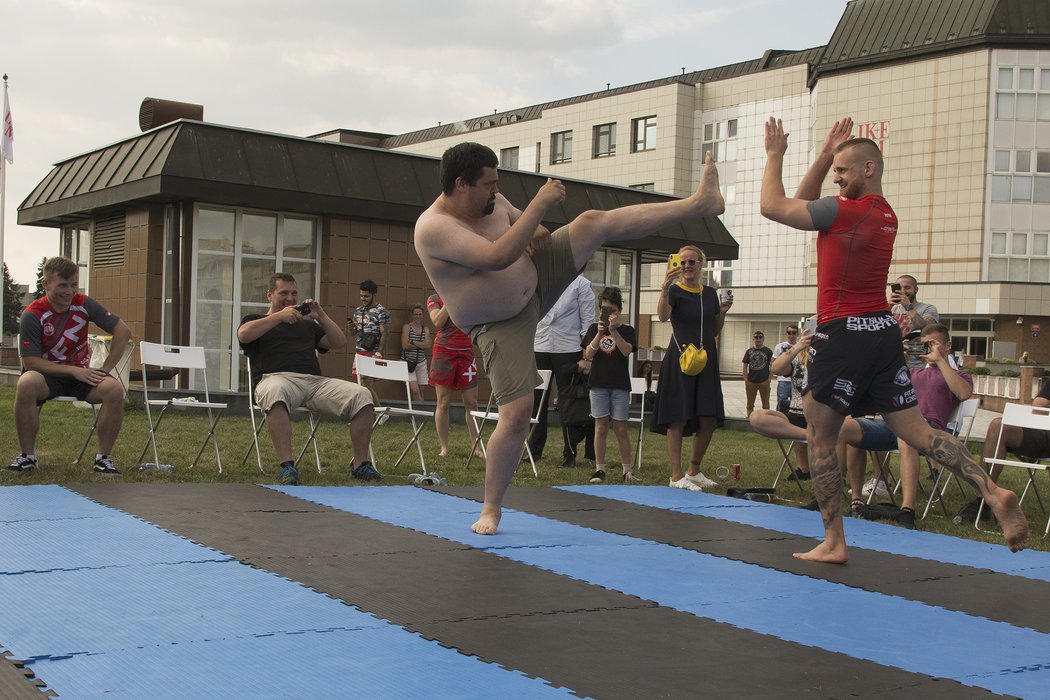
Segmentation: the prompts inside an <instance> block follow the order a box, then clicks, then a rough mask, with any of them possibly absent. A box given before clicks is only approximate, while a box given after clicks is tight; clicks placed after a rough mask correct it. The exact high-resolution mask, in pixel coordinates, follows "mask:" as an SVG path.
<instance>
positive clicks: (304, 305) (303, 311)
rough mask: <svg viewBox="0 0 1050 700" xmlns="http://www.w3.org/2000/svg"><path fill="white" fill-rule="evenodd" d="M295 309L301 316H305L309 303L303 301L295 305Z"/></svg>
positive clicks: (308, 310) (308, 311) (308, 309)
mask: <svg viewBox="0 0 1050 700" xmlns="http://www.w3.org/2000/svg"><path fill="white" fill-rule="evenodd" d="M295 310H296V311H298V312H299V313H300V314H302V315H303V316H306V315H307V314H308V313H310V305H309V304H307V303H306V302H305V301H304V302H303V303H302V304H299V306H297V307H295Z"/></svg>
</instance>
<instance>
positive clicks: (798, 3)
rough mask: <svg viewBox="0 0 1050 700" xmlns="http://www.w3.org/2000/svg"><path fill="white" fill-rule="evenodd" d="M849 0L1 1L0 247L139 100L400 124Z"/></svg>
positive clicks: (780, 32)
mask: <svg viewBox="0 0 1050 700" xmlns="http://www.w3.org/2000/svg"><path fill="white" fill-rule="evenodd" d="M845 6H846V0H788V1H785V0H736V1H731V2H726V1H725V0H720V1H718V2H715V1H714V0H501V1H497V2H493V1H492V0H484V1H483V0H449V1H446V2H437V1H433V0H380V1H378V2H377V1H375V0H370V1H369V2H360V1H358V0H298V1H297V2H295V1H292V2H287V1H285V2H277V1H276V0H208V1H205V0H179V1H178V2H170V0H169V1H168V2H163V3H160V2H155V1H154V0H8V1H7V2H5V3H4V12H3V13H2V16H0V20H2V22H3V26H4V30H5V31H4V40H3V42H2V44H0V46H2V48H0V73H7V74H8V76H9V86H10V87H9V94H10V101H11V111H12V114H13V117H14V126H15V148H14V151H15V162H14V164H13V165H11V166H9V169H8V173H7V197H6V204H7V208H6V214H5V217H4V218H5V220H6V227H5V245H4V260H5V261H6V262H7V264H8V266H9V268H10V269H11V274H12V275H13V276H14V278H15V280H16V281H18V282H21V283H26V284H29V283H31V282H32V281H33V278H34V276H35V272H36V265H37V263H38V262H39V260H40V258H42V257H44V256H46V255H54V254H56V253H57V252H58V248H57V246H58V243H57V241H58V236H57V232H56V231H55V230H54V229H44V228H38V227H30V226H17V225H16V223H15V222H16V210H17V208H18V206H19V205H20V204H21V203H22V200H24V199H25V198H26V197H27V196H28V195H29V193H30V192H31V191H32V190H33V188H34V187H35V186H36V185H37V184H38V183H39V182H40V181H41V180H42V179H43V178H44V177H45V176H46V175H47V174H48V172H50V170H51V167H52V165H53V164H54V163H55V162H57V161H60V160H64V159H66V158H69V157H70V156H74V155H77V154H80V153H84V152H87V151H91V150H94V149H96V148H99V147H101V146H105V145H107V144H110V143H112V142H114V141H119V140H122V139H125V138H128V137H130V136H134V135H135V134H137V133H139V129H138V109H139V104H140V103H141V102H142V99H143V98H144V97H161V98H166V99H172V100H179V101H183V102H194V103H197V104H203V105H204V118H205V120H207V121H210V122H215V123H219V124H227V125H231V126H239V127H247V128H251V129H258V130H262V131H272V132H278V133H283V134H292V135H296V136H307V135H310V134H315V133H319V132H322V131H327V130H329V129H334V128H338V127H342V128H348V129H361V130H365V131H378V132H384V133H402V132H406V131H412V130H415V129H421V128H425V127H428V126H433V125H436V124H437V123H438V122H442V123H447V122H450V121H457V120H461V119H466V118H469V117H476V116H480V115H483V114H487V113H491V112H492V111H493V110H501V111H502V110H506V109H511V108H514V107H524V106H528V105H532V104H536V103H540V102H547V101H550V100H554V99H558V98H561V97H568V96H572V95H579V94H584V93H589V92H594V91H597V90H603V89H605V86H606V83H611V84H612V86H613V87H617V86H621V85H630V84H632V83H637V82H642V81H645V80H652V79H655V78H662V77H667V76H670V75H676V74H678V73H680V72H681V70H682V68H683V67H684V68H685V69H686V70H688V71H692V70H701V69H705V68H714V67H717V66H721V65H727V64H730V63H737V62H739V61H745V60H749V59H753V58H758V57H760V56H761V55H762V53H763V52H764V51H765V50H767V49H805V48H810V47H813V46H821V45H824V44H826V43H827V42H828V40H829V39H830V38H831V33H832V31H833V30H834V28H835V25H836V23H837V22H838V19H839V17H841V15H842V12H843V10H844V9H845Z"/></svg>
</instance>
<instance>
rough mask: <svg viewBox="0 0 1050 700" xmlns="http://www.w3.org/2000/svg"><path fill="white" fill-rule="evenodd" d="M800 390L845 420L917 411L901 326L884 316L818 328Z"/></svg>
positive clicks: (844, 320)
mask: <svg viewBox="0 0 1050 700" xmlns="http://www.w3.org/2000/svg"><path fill="white" fill-rule="evenodd" d="M809 353H810V355H809V365H808V374H809V377H808V382H807V385H806V387H805V389H804V391H807V392H810V393H812V394H813V398H814V399H816V400H817V401H819V402H820V403H822V404H824V405H826V406H830V407H831V408H832V409H834V410H835V411H836V412H837V413H839V414H841V415H844V416H850V415H852V416H865V415H869V414H872V413H892V412H893V411H900V410H902V409H905V408H911V407H912V406H918V405H919V401H918V399H917V398H916V397H915V389H914V388H912V385H911V375H910V374H909V373H908V367H907V365H906V364H905V363H904V350H903V348H902V347H901V331H900V326H898V325H897V322H896V321H895V320H893V316H891V315H890V314H889V312H887V311H876V312H873V313H870V314H864V315H861V316H848V317H846V318H839V319H835V320H834V321H828V322H826V323H822V324H820V326H818V327H817V332H816V335H815V336H814V337H813V344H812V345H811V346H810V350H809Z"/></svg>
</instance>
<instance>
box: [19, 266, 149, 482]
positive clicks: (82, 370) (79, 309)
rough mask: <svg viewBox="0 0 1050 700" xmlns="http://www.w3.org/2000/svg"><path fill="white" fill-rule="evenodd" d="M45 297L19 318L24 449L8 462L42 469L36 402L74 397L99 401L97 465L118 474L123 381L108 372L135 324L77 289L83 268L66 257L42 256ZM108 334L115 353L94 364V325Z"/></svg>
mask: <svg viewBox="0 0 1050 700" xmlns="http://www.w3.org/2000/svg"><path fill="white" fill-rule="evenodd" d="M43 275H44V276H43V280H42V283H43V287H44V291H45V292H46V294H45V296H43V297H41V298H39V299H37V300H36V301H34V302H33V303H32V304H30V305H29V306H27V307H26V310H25V311H24V312H22V318H21V320H20V321H19V334H20V344H19V348H18V351H19V355H21V357H22V367H23V371H22V376H21V377H19V378H18V385H17V386H16V388H15V427H16V429H17V430H18V443H19V446H20V447H21V449H22V454H20V455H19V456H18V457H15V458H14V460H13V461H12V462H11V464H10V465H9V466H8V467H7V468H8V470H9V471H14V472H24V471H28V470H30V469H34V468H35V467H36V435H37V433H38V432H39V430H40V412H39V409H38V406H39V405H40V404H42V403H44V402H45V401H47V400H48V399H50V398H52V397H55V396H75V397H77V398H78V399H80V400H82V401H87V402H88V403H92V404H101V407H100V408H99V412H98V423H97V426H96V429H97V431H98V454H97V455H96V456H95V465H94V471H95V472H96V473H99V474H106V475H110V476H119V475H120V472H119V471H118V470H117V468H116V467H115V466H114V465H113V459H112V458H111V457H110V455H111V454H112V452H113V445H114V443H115V442H116V441H117V435H118V434H119V433H120V426H121V424H122V423H123V422H124V387H122V386H121V385H120V382H119V381H118V380H117V379H115V378H114V377H111V376H110V374H109V373H110V372H111V371H112V370H113V368H114V367H116V366H117V363H118V362H119V361H120V358H121V356H123V354H124V350H125V349H126V348H127V346H128V342H129V341H130V340H131V329H130V328H128V326H127V324H126V323H124V322H123V321H121V320H120V319H119V318H117V317H116V316H114V315H113V314H111V313H110V312H108V311H106V309H104V308H103V307H102V305H101V304H99V303H98V302H97V301H95V300H94V299H92V298H91V297H89V296H87V295H86V294H83V293H81V292H78V291H77V284H78V283H79V281H80V269H79V268H78V267H77V264H76V263H75V262H73V261H72V260H69V259H67V258H60V257H55V258H48V259H47V260H45V261H44V268H43ZM89 322H91V323H94V324H95V325H96V326H98V327H99V328H101V329H102V330H104V331H105V332H106V333H109V334H110V335H111V336H112V337H113V339H112V342H111V343H110V352H109V356H107V357H106V359H105V361H104V362H103V363H102V366H101V367H95V368H93V367H90V366H89V363H90V361H91V351H90V350H89V349H88V342H87V336H88V332H87V331H88V323H89Z"/></svg>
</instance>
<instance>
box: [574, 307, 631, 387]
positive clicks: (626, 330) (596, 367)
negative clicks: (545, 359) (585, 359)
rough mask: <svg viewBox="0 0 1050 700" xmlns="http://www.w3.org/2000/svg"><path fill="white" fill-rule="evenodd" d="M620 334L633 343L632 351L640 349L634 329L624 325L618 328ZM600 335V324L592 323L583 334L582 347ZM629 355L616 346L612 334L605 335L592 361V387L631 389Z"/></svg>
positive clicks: (590, 380) (599, 342)
mask: <svg viewBox="0 0 1050 700" xmlns="http://www.w3.org/2000/svg"><path fill="white" fill-rule="evenodd" d="M616 330H617V331H618V332H619V334H620V336H621V337H622V338H623V339H624V340H626V341H627V342H628V343H630V344H631V352H635V351H637V350H638V346H637V345H636V344H635V336H634V329H633V328H631V327H630V326H627V325H623V326H620V327H619V328H617V329H616ZM596 335H598V324H597V323H592V324H591V326H590V328H588V329H587V332H586V333H585V334H584V336H583V342H582V343H580V347H586V346H588V345H590V344H591V341H592V340H594V336H596ZM627 360H628V357H627V356H626V355H624V354H623V353H622V352H620V349H619V348H617V347H616V343H615V341H613V339H612V336H611V335H603V336H602V337H601V340H599V341H598V352H597V353H595V355H594V359H593V360H592V361H591V374H590V378H589V382H590V386H591V388H592V389H626V390H627V391H630V390H631V368H630V366H628V364H627Z"/></svg>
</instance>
